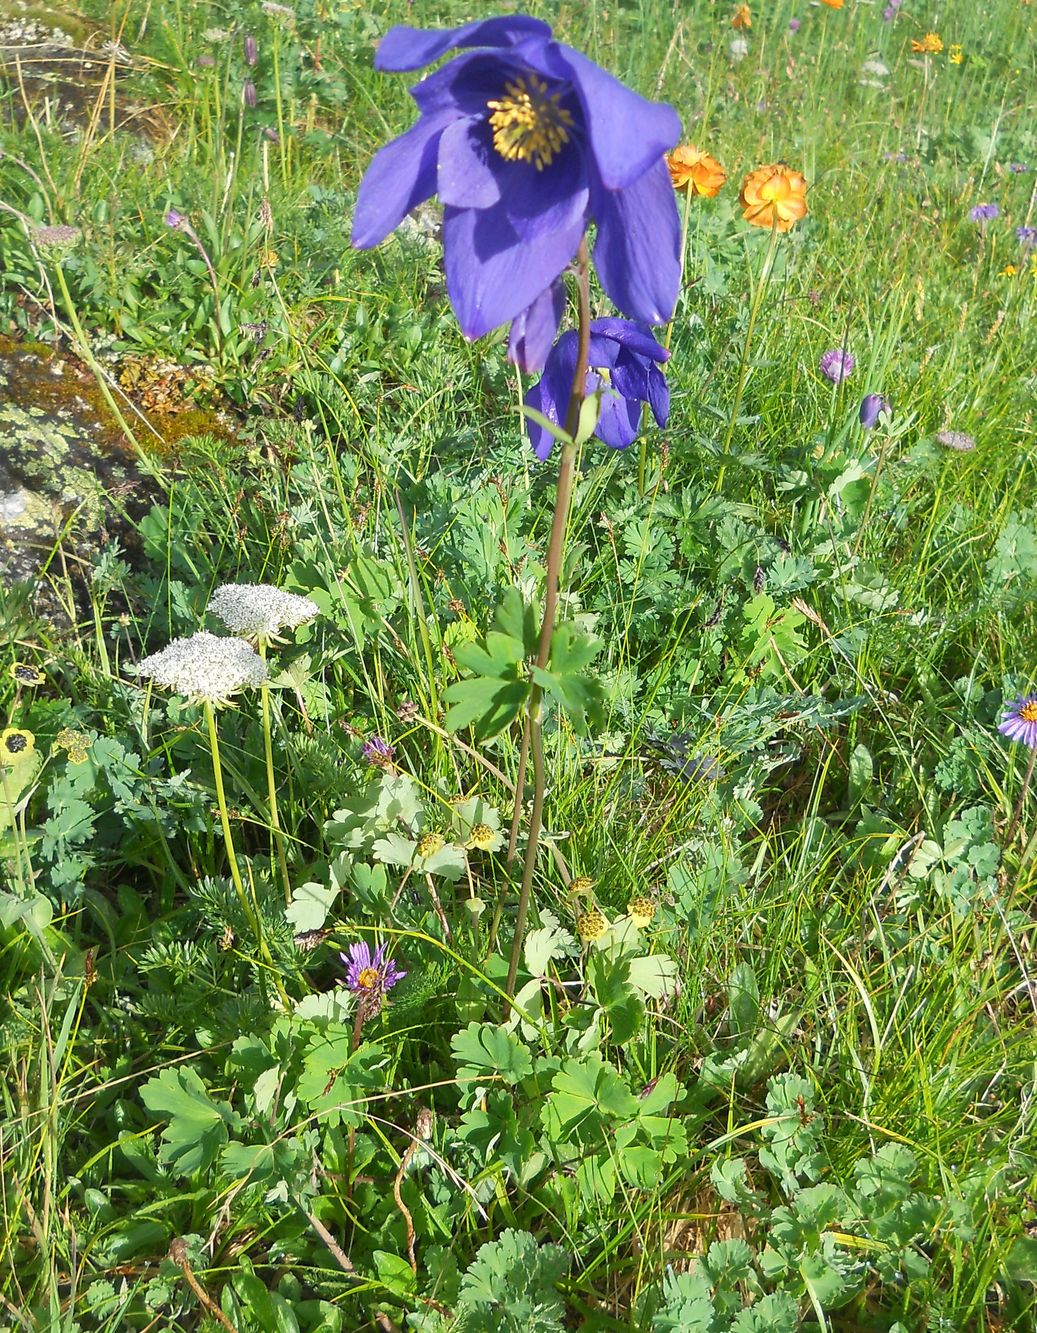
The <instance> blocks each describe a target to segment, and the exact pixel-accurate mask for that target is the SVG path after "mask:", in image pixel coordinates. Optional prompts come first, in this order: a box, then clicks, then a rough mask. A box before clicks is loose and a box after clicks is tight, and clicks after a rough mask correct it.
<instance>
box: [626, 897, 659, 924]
mask: <svg viewBox="0 0 1037 1333" xmlns="http://www.w3.org/2000/svg"><path fill="white" fill-rule="evenodd" d="M627 914H628V916H629V917H630V920H631V921H632V922H633V923H634V925H635V926H637V928H638V930H643V929H644V927H645V926H650V925H651V924H652V918H653V917H654V916H655V903H654V902H652V900H651V898H631V899H630V901H629V902H628V903H627Z"/></svg>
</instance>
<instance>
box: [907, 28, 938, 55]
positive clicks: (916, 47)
mask: <svg viewBox="0 0 1037 1333" xmlns="http://www.w3.org/2000/svg"><path fill="white" fill-rule="evenodd" d="M911 50H912V51H914V52H915V53H916V54H920V55H926V56H938V55H939V54H940V52H941V51H942V50H943V42H942V41H940V38H939V36H938V34H937V33H935V32H927V33H926V34H925V36H924V37H923V38H922V40H921V41H920V42H918V41H915V39H914V38H913V37H912V39H911Z"/></svg>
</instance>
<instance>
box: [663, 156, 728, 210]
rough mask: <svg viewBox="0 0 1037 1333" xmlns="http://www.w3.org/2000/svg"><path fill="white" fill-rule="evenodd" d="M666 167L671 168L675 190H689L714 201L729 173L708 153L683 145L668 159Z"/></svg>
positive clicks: (671, 177)
mask: <svg viewBox="0 0 1037 1333" xmlns="http://www.w3.org/2000/svg"><path fill="white" fill-rule="evenodd" d="M666 165H667V166H668V167H669V168H670V180H672V181H673V188H674V189H675V190H683V189H689V190H690V191H691V193H692V194H701V195H703V196H704V197H705V198H706V199H712V198H713V196H714V195H715V194H719V193H720V191H721V189H722V188H723V184H724V181H726V180H727V172H726V171H725V170H724V168H723V167H722V166H721V165H720V163H719V162H718V161H717V160H716V158H715V157H710V155H709V154H708V153H700V152H699V150H698V149H697V148H693V147H692V146H691V144H681V146H680V147H679V148H675V149H674V150H673V152H672V153H671V154H670V155H669V157H667V159H666Z"/></svg>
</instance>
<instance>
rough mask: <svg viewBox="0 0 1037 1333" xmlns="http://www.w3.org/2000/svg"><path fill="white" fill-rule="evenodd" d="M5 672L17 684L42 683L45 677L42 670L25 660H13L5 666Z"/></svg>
mask: <svg viewBox="0 0 1037 1333" xmlns="http://www.w3.org/2000/svg"><path fill="white" fill-rule="evenodd" d="M7 674H8V675H9V676H10V677H11V679H12V680H16V681H17V682H18V684H19V685H42V684H43V682H44V681H45V680H46V679H47V677H46V676H45V675H44V674H43V672H42V671H39V670H37V668H36V667H34V666H29V665H28V664H27V663H25V662H14V663H12V664H11V666H9V667H8V668H7Z"/></svg>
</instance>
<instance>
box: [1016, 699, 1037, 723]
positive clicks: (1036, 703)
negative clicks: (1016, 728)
mask: <svg viewBox="0 0 1037 1333" xmlns="http://www.w3.org/2000/svg"><path fill="white" fill-rule="evenodd" d="M1019 717H1020V718H1021V719H1022V721H1023V722H1037V699H1031V700H1030V701H1029V702H1028V703H1025V704H1023V706H1022V708H1020V709H1019Z"/></svg>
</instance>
